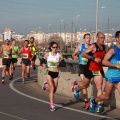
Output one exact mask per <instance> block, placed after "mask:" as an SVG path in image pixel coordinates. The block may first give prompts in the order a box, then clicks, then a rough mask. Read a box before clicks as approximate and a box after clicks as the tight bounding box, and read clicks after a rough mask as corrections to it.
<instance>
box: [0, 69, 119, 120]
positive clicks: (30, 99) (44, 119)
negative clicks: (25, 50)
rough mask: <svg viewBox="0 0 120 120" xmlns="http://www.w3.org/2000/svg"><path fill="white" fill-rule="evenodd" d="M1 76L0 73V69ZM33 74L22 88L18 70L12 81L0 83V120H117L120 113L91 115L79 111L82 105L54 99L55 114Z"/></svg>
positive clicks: (113, 111)
mask: <svg viewBox="0 0 120 120" xmlns="http://www.w3.org/2000/svg"><path fill="white" fill-rule="evenodd" d="M0 72H1V69H0ZM36 74H37V70H35V71H33V70H31V77H30V79H26V83H25V84H22V82H21V81H22V80H21V67H17V69H16V71H15V74H14V79H13V80H12V81H10V80H8V78H9V76H7V77H6V78H5V84H2V83H0V120H115V119H116V120H120V110H116V109H110V108H105V111H104V112H103V113H101V114H92V113H90V112H89V110H85V109H84V108H83V106H84V104H83V102H82V101H80V100H79V101H76V100H74V99H72V98H68V97H63V96H60V95H57V94H56V95H55V103H56V111H54V112H51V111H50V110H49V98H48V96H49V91H47V90H46V91H43V90H42V89H41V87H40V86H39V85H38V84H37V76H36Z"/></svg>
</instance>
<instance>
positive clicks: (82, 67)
mask: <svg viewBox="0 0 120 120" xmlns="http://www.w3.org/2000/svg"><path fill="white" fill-rule="evenodd" d="M90 39H91V38H90V34H89V33H86V34H85V35H84V36H83V40H84V44H82V45H79V46H78V47H77V48H76V49H75V51H74V52H73V54H72V57H73V58H74V60H78V59H79V75H80V78H81V80H82V81H83V77H84V74H85V68H86V67H87V62H88V59H86V58H84V57H82V56H81V54H82V52H83V51H84V50H86V49H87V48H88V47H89V46H90ZM78 53H79V58H78V57H77V54H78ZM82 93H83V96H84V101H85V109H89V102H88V95H87V89H83V90H82ZM77 95H79V93H78V94H77ZM77 98H78V97H77Z"/></svg>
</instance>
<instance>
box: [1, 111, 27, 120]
mask: <svg viewBox="0 0 120 120" xmlns="http://www.w3.org/2000/svg"><path fill="white" fill-rule="evenodd" d="M0 114H3V115H6V116H9V117H12V118H17V119H19V120H27V119H24V118H21V117H17V116H14V115H11V114H8V113H4V112H0Z"/></svg>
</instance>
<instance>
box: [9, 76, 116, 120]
mask: <svg viewBox="0 0 120 120" xmlns="http://www.w3.org/2000/svg"><path fill="white" fill-rule="evenodd" d="M35 75H36V74H34V75H31V76H35ZM19 79H21V77H19V78H17V79H14V80H12V81H11V82H10V83H9V86H10V88H11V89H12V90H13V91H15V92H16V93H18V94H20V95H22V96H25V97H28V98H30V99H33V100H36V101H39V102H42V103H45V104H50V103H49V102H48V101H45V100H42V99H38V98H36V97H33V96H30V95H27V94H25V93H22V92H20V91H18V90H17V89H16V88H15V87H14V86H13V83H14V82H15V81H17V80H19ZM55 106H57V107H61V108H64V109H67V110H71V111H75V112H79V113H83V114H87V115H91V116H95V117H99V118H106V119H109V120H116V119H114V118H111V117H107V116H104V115H98V114H94V113H89V112H85V111H82V110H78V109H74V108H70V107H65V106H62V105H59V104H55Z"/></svg>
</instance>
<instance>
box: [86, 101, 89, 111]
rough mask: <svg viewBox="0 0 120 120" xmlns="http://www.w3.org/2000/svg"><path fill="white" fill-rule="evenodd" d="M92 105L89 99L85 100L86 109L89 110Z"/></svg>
mask: <svg viewBox="0 0 120 120" xmlns="http://www.w3.org/2000/svg"><path fill="white" fill-rule="evenodd" d="M89 107H90V103H89V102H88V101H85V109H86V110H88V109H89Z"/></svg>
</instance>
